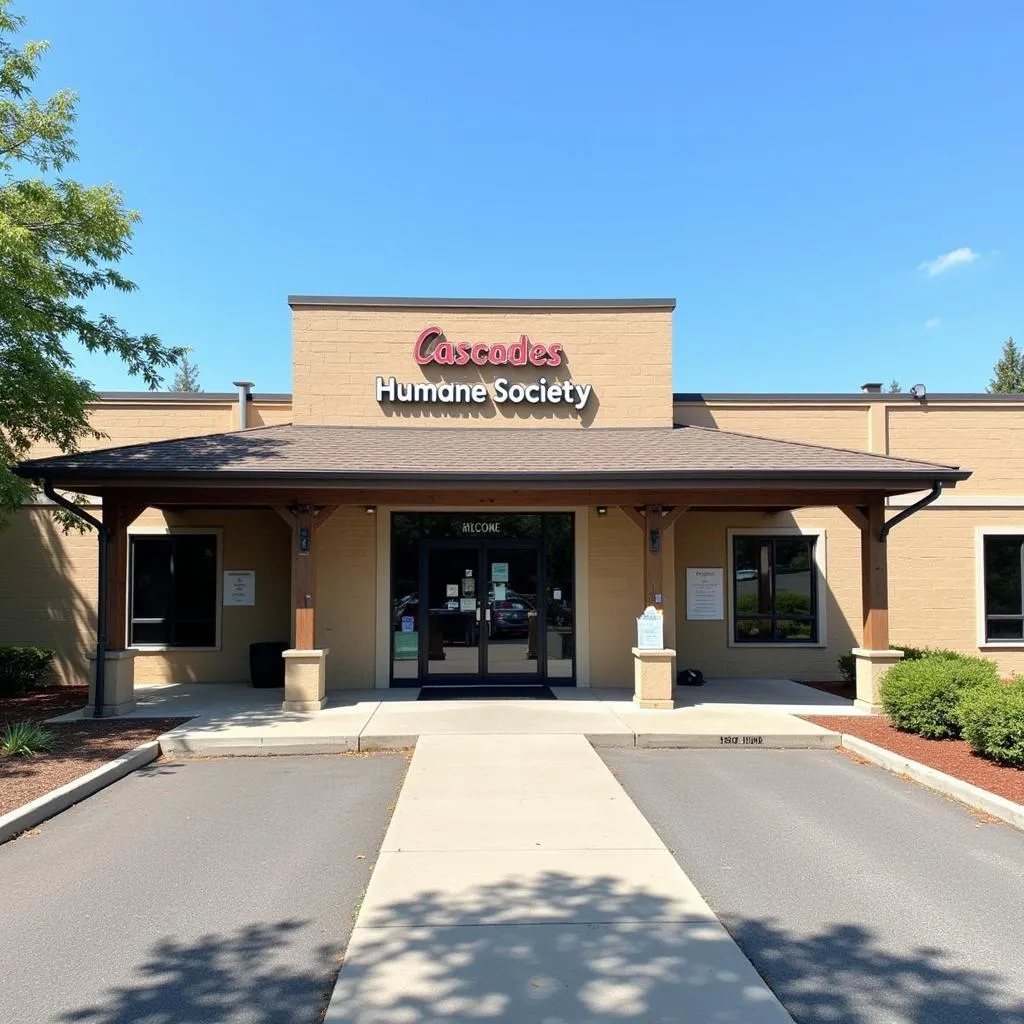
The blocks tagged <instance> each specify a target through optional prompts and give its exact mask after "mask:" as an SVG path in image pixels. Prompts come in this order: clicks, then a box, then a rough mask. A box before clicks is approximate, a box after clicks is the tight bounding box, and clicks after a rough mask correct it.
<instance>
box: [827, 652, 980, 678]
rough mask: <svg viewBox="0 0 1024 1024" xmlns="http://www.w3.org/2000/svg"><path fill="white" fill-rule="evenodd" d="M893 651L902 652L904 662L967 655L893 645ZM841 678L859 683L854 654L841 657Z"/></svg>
mask: <svg viewBox="0 0 1024 1024" xmlns="http://www.w3.org/2000/svg"><path fill="white" fill-rule="evenodd" d="M889 649H890V650H893V651H902V652H903V660H904V661H920V660H921V659H922V658H925V657H935V658H963V657H965V655H963V654H960V653H959V652H958V651H947V650H944V649H942V648H939V649H932V648H930V647H901V646H900V645H899V644H892V645H891V647H890V648H889ZM839 678H840V679H842V681H843V682H844V683H855V682H856V681H857V659H856V658H855V657H854V656H853V655H852V654H841V655H839Z"/></svg>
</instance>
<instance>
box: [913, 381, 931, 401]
mask: <svg viewBox="0 0 1024 1024" xmlns="http://www.w3.org/2000/svg"><path fill="white" fill-rule="evenodd" d="M910 394H911V397H913V398H916V399H918V400H920V399H922V398H924V397H925V396H926V395H927V394H928V392H927V390H926V389H925V386H924V385H923V384H915V385H914V386H913V387H912V388H911V389H910Z"/></svg>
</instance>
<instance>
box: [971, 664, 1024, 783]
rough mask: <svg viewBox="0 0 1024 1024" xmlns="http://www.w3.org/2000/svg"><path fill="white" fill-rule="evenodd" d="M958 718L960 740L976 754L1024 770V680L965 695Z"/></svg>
mask: <svg viewBox="0 0 1024 1024" xmlns="http://www.w3.org/2000/svg"><path fill="white" fill-rule="evenodd" d="M959 716H960V722H961V724H962V726H963V737H964V739H965V740H967V742H968V743H969V744H970V745H971V749H972V750H973V751H974V752H975V753H976V754H981V755H982V756H983V757H987V758H990V759H991V760H993V761H997V762H998V763H999V764H1007V765H1012V766H1014V767H1016V768H1024V678H1021V677H1019V676H1018V677H1017V678H1015V679H1014V681H1013V682H1012V683H1010V685H1009V686H993V687H983V688H982V689H980V690H975V691H970V692H968V693H966V694H964V696H963V697H962V698H961V701H960V707H959Z"/></svg>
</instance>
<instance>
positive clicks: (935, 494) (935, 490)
mask: <svg viewBox="0 0 1024 1024" xmlns="http://www.w3.org/2000/svg"><path fill="white" fill-rule="evenodd" d="M941 494H942V481H941V480H936V481H935V483H934V484H932V489H931V491H929V493H928V494H926V495H925V496H924V497H923V498H922V499H921V500H920V501H915V502H914V504H913V505H908V506H907V507H906V508H905V509H904V510H903V511H902V512H897V513H896V515H894V516H893V517H892V519H888V520H886V521H885V522H884V523H882V531H881V537H880V538H879V539H880V540H881V541H882V543H885V538H886V537H888V536H889V531H890V530H891V529H892V528H893V527H894V526H895V525H896V524H897V523H902V522H903V520H904V519H909V518H910V517H911V516H912V515H913V514H914V513H915V512H920V511H921V509H923V508H927V507H928V506H929V505H930V504H931V503H932V502H933V501H938V499H939V495H941Z"/></svg>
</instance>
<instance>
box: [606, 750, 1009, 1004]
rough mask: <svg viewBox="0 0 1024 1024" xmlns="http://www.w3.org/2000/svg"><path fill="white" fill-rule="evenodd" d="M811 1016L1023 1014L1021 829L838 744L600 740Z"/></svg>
mask: <svg viewBox="0 0 1024 1024" xmlns="http://www.w3.org/2000/svg"><path fill="white" fill-rule="evenodd" d="M599 753H600V754H601V756H602V757H603V758H604V760H605V762H606V764H608V766H609V767H610V768H611V769H612V770H613V772H614V773H615V774H616V775H617V777H618V778H619V781H620V782H621V783H622V785H623V786H624V788H625V789H626V791H627V792H628V793H629V795H630V796H631V797H632V798H633V800H634V802H635V803H636V804H637V805H638V807H639V808H640V810H641V811H642V812H643V813H644V814H645V815H646V817H647V818H648V820H649V821H650V822H651V824H652V825H653V826H654V828H655V829H656V830H657V831H658V833H659V834H660V836H661V838H662V840H663V841H664V842H665V843H666V845H667V846H668V847H669V849H671V850H672V852H673V853H674V854H675V856H676V859H677V860H678V861H679V863H680V865H681V866H682V868H683V870H684V871H685V872H686V873H687V874H688V875H689V876H690V878H691V879H692V880H693V882H694V883H695V884H696V885H697V887H698V889H699V890H700V891H701V893H702V894H703V895H704V897H705V898H706V899H707V900H708V902H709V903H710V904H711V906H712V908H713V909H714V910H715V912H716V913H717V914H718V915H719V917H720V918H721V920H722V923H723V924H724V925H725V926H726V928H727V929H728V930H729V932H730V934H731V935H732V936H733V938H734V939H735V940H736V941H737V943H738V944H739V946H740V947H741V949H743V951H744V952H745V953H746V955H747V957H748V958H749V959H750V960H751V961H752V963H753V964H754V966H755V967H756V968H757V970H758V972H759V973H760V974H761V976H762V977H763V978H765V980H766V981H767V982H768V984H769V985H770V986H771V988H772V989H773V991H774V992H775V993H776V995H777V996H778V997H779V999H780V1000H781V1001H782V1003H783V1004H784V1005H785V1007H786V1009H787V1010H788V1011H789V1012H790V1014H791V1015H792V1016H793V1018H794V1019H795V1020H796V1021H798V1022H799V1024H834V1022H837V1021H842V1022H843V1024H997V1022H998V1024H1021V1022H1024V955H1022V953H1021V950H1024V833H1021V832H1019V831H1016V830H1014V829H1012V828H1010V827H1009V826H1007V825H1004V824H1002V823H993V822H991V821H988V822H986V821H985V820H984V818H982V817H980V816H978V815H974V814H971V813H970V812H969V811H968V810H966V809H965V808H963V807H961V806H960V805H958V804H955V803H953V802H951V801H949V800H946V799H945V798H943V797H940V796H937V795H936V794H933V793H930V792H928V791H926V790H924V789H922V788H921V787H919V786H916V785H914V784H913V783H911V782H908V781H905V780H903V779H899V778H897V777H895V776H893V775H890V774H888V773H887V772H885V771H882V770H881V769H879V768H875V767H873V766H869V765H863V764H858V763H856V762H855V761H853V760H852V759H850V758H849V757H846V756H844V755H843V754H840V753H838V752H834V751H824V750H822V751H817V750H757V751H754V750H749V751H748V750H743V751H718V750H637V749H615V748H605V749H602V750H600V751H599Z"/></svg>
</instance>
